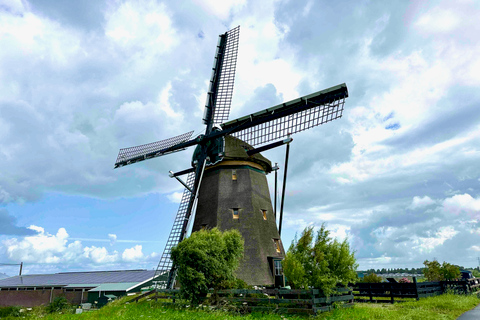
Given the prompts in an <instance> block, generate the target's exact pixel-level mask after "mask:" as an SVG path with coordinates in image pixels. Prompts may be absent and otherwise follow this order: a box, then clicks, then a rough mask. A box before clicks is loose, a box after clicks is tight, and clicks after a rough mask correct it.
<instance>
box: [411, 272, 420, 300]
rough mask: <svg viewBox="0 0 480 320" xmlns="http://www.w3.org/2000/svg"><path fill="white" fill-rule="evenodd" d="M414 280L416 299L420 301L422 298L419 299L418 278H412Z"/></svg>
mask: <svg viewBox="0 0 480 320" xmlns="http://www.w3.org/2000/svg"><path fill="white" fill-rule="evenodd" d="M412 280H413V284H414V285H415V299H417V301H418V300H420V298H419V297H418V284H417V277H413V278H412Z"/></svg>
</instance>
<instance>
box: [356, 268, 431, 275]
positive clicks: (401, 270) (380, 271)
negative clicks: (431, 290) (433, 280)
mask: <svg viewBox="0 0 480 320" xmlns="http://www.w3.org/2000/svg"><path fill="white" fill-rule="evenodd" d="M423 269H425V268H411V269H409V268H392V269H390V268H388V269H385V268H382V269H368V270H366V271H363V272H364V273H368V274H370V273H375V274H387V273H410V274H423Z"/></svg>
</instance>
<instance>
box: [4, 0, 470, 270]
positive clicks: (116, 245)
mask: <svg viewBox="0 0 480 320" xmlns="http://www.w3.org/2000/svg"><path fill="white" fill-rule="evenodd" d="M478 21H480V3H479V2H478V1H468V0H462V1H455V2H453V1H403V0H401V1H400V0H399V1H337V2H335V1H333V2H332V1H314V0H295V1H293V0H264V1H263V0H262V1H249V0H232V1H221V2H220V1H214V0H190V1H188V0H186V1H154V0H147V1H127V0H126V1H115V0H112V1H100V0H88V1H87V0H85V1H73V2H72V1H60V2H59V1H53V0H34V1H27V0H0V48H1V50H0V146H1V147H0V165H1V166H0V167H1V170H0V263H12V264H14V263H20V262H23V263H24V267H23V272H24V274H28V273H30V274H32V273H51V272H63V271H88V270H119V269H143V268H145V269H152V268H155V267H156V265H157V264H158V261H159V259H160V255H161V253H162V251H163V247H164V245H165V242H166V239H167V237H168V234H169V232H170V227H171V225H172V223H173V219H174V217H175V214H176V211H177V208H178V202H179V199H180V195H181V192H182V185H180V184H179V183H178V182H177V181H176V180H175V179H171V178H169V177H168V171H169V170H172V171H180V170H183V169H186V168H188V167H189V165H190V157H191V154H192V153H193V150H192V149H189V150H187V151H183V152H179V153H175V154H172V155H168V156H165V157H161V158H156V159H152V160H149V161H144V162H141V163H137V164H134V165H131V166H126V167H122V168H119V169H115V170H114V169H113V165H114V162H115V160H116V157H117V154H118V150H119V149H120V148H123V147H131V146H135V145H140V144H144V143H149V142H154V141H158V140H163V139H166V138H169V137H172V136H175V135H179V134H182V133H185V132H187V131H190V130H195V134H200V133H202V132H203V131H204V125H203V124H202V121H201V118H202V115H203V109H204V105H205V98H206V91H207V89H208V82H209V79H210V74H211V67H212V64H213V57H214V54H215V46H216V43H217V39H218V35H219V34H221V33H224V32H226V31H227V30H229V29H231V28H234V27H236V26H238V25H240V43H239V52H238V62H237V73H236V79H235V91H234V94H233V100H232V109H231V113H230V119H235V118H237V117H240V116H244V115H247V114H250V113H253V112H256V111H259V110H262V109H265V108H268V107H271V106H274V105H277V104H279V103H281V102H284V101H289V100H292V99H295V98H297V97H299V96H302V95H306V94H310V93H312V92H316V91H319V90H323V89H326V88H329V87H332V86H334V85H337V84H341V83H346V84H347V86H348V91H349V98H348V99H347V100H346V103H345V110H344V114H343V117H342V118H341V119H339V120H335V121H333V122H330V123H327V124H325V125H322V126H320V127H316V128H313V129H310V130H308V131H305V132H302V133H298V134H295V135H294V136H293V139H294V140H293V142H292V144H291V150H290V158H289V167H288V182H287V186H286V199H285V212H284V224H283V230H282V241H283V243H284V246H285V247H286V248H288V246H289V245H290V243H291V242H292V240H293V239H294V237H295V234H300V233H301V231H302V230H303V229H304V228H305V227H307V226H314V227H315V228H319V227H320V226H321V225H322V223H325V224H326V226H327V228H328V229H329V230H330V231H331V233H332V235H333V236H334V237H336V238H338V239H339V240H340V241H343V240H344V239H347V241H348V242H349V244H350V247H351V249H352V250H354V251H355V256H356V258H357V262H358V263H359V269H363V270H364V269H370V268H375V269H381V268H406V267H408V268H412V267H421V266H422V264H423V262H424V261H425V260H433V259H437V260H438V261H440V262H443V261H447V262H449V263H454V264H458V265H463V266H466V267H476V266H477V265H478V264H479V263H480V258H479V257H480V166H479V165H478V163H479V160H480V135H479V134H480V112H479V107H480V90H478V88H479V86H480V41H479V40H480V36H479V35H480V25H479V24H478ZM264 155H265V156H266V157H268V158H269V159H270V160H271V161H272V162H274V163H275V162H278V164H279V166H280V168H281V169H280V171H279V179H282V175H283V169H284V162H285V147H281V148H277V149H274V150H270V151H268V152H265V153H264ZM268 180H269V183H270V191H271V193H272V195H273V192H274V191H273V190H272V186H273V182H274V178H273V174H271V175H269V176H268ZM17 272H18V267H17V266H0V273H6V274H9V275H15V274H16V273H17Z"/></svg>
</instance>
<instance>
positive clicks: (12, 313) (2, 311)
mask: <svg viewBox="0 0 480 320" xmlns="http://www.w3.org/2000/svg"><path fill="white" fill-rule="evenodd" d="M4 317H20V307H19V306H9V307H3V308H0V318H4Z"/></svg>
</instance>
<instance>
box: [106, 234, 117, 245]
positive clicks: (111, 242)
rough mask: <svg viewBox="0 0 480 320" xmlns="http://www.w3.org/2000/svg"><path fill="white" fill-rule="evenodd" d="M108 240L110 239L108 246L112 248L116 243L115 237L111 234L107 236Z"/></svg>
mask: <svg viewBox="0 0 480 320" xmlns="http://www.w3.org/2000/svg"><path fill="white" fill-rule="evenodd" d="M108 238H109V239H110V245H111V246H113V245H114V244H115V242H117V235H116V234H113V233H109V234H108Z"/></svg>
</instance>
